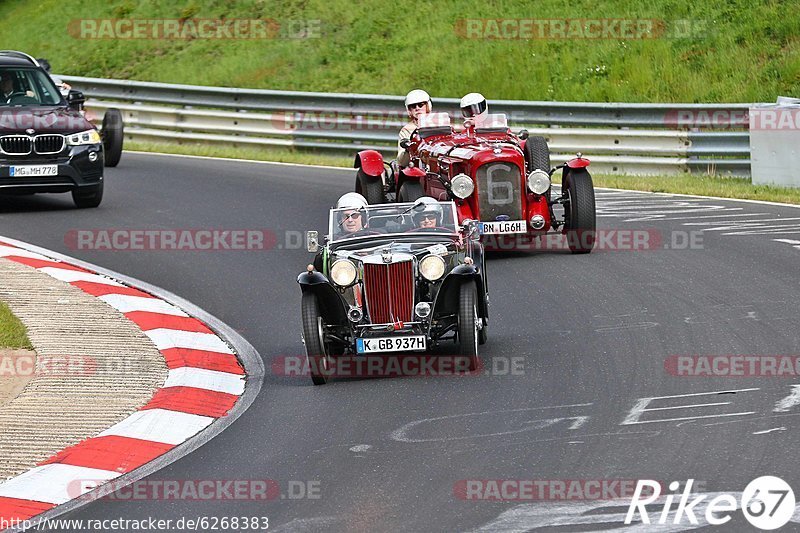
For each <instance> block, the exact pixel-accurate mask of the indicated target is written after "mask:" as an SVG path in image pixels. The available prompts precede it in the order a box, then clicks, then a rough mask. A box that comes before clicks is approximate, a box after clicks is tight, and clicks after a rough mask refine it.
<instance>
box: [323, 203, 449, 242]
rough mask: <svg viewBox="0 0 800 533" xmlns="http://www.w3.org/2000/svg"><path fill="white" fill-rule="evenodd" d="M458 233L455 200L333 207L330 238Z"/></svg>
mask: <svg viewBox="0 0 800 533" xmlns="http://www.w3.org/2000/svg"><path fill="white" fill-rule="evenodd" d="M457 232H458V223H457V219H456V207H455V204H454V203H453V202H452V201H447V202H436V201H432V202H430V203H427V204H421V203H420V204H414V203H400V204H378V205H369V206H367V207H364V208H361V209H353V208H344V209H331V214H330V222H329V231H328V234H329V235H330V237H331V241H341V240H345V239H352V238H356V237H367V236H378V235H386V234H407V235H415V234H418V235H426V234H427V235H430V234H432V233H433V234H442V235H452V234H453V233H457Z"/></svg>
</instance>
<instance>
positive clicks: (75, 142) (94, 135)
mask: <svg viewBox="0 0 800 533" xmlns="http://www.w3.org/2000/svg"><path fill="white" fill-rule="evenodd" d="M101 142H103V139H101V138H100V134H99V133H98V132H97V130H86V131H82V132H80V133H73V134H72V135H67V144H68V145H70V146H80V145H82V144H98V143H101Z"/></svg>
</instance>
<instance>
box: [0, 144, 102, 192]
mask: <svg viewBox="0 0 800 533" xmlns="http://www.w3.org/2000/svg"><path fill="white" fill-rule="evenodd" d="M92 153H94V154H96V157H97V159H96V160H95V161H91V160H90V154H92ZM40 165H56V166H57V173H56V175H54V176H53V175H51V176H24V177H19V176H13V175H12V172H11V169H12V167H20V166H40ZM103 166H104V158H103V148H102V145H101V144H97V145H87V146H72V147H69V148H68V149H67V150H65V152H64V153H62V154H59V155H55V156H38V155H31V156H6V155H1V154H0V194H13V193H36V192H67V191H71V190H74V189H78V188H82V187H90V186H93V185H97V184H98V183H100V182H101V181H102V180H103Z"/></svg>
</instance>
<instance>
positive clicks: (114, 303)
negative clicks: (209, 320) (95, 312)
mask: <svg viewBox="0 0 800 533" xmlns="http://www.w3.org/2000/svg"><path fill="white" fill-rule="evenodd" d="M100 300H103V301H104V302H105V303H107V304H108V305H110V306H111V307H113V308H114V309H116V310H117V311H119V312H120V313H131V312H133V311H148V312H150V313H161V314H164V315H173V316H189V315H187V314H186V313H185V312H183V311H181V310H180V309H178V308H177V307H175V306H174V305H172V304H170V303H167V302H165V301H164V300H159V299H157V298H147V297H143V296H130V295H127V294H106V295H105V296H100Z"/></svg>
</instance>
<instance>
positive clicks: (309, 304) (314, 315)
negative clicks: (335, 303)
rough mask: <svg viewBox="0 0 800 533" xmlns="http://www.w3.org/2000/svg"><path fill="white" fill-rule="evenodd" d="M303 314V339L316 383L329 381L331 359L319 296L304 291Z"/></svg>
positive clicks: (313, 380) (312, 378) (310, 369)
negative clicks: (320, 311)
mask: <svg viewBox="0 0 800 533" xmlns="http://www.w3.org/2000/svg"><path fill="white" fill-rule="evenodd" d="M301 307H302V314H303V341H304V342H305V345H306V358H307V359H308V368H309V371H310V373H311V381H312V382H313V383H314V385H325V384H326V383H327V382H328V372H327V371H328V369H329V367H330V365H329V363H330V360H329V359H328V355H327V354H326V353H325V342H324V340H323V339H324V331H323V327H322V326H323V322H322V315H320V313H319V303H318V302H317V297H316V296H315V295H314V294H313V293H310V292H307V293H303V300H302V302H301Z"/></svg>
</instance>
